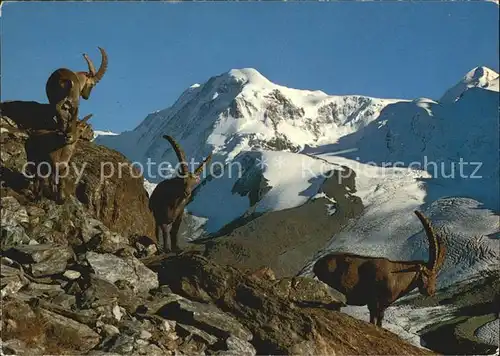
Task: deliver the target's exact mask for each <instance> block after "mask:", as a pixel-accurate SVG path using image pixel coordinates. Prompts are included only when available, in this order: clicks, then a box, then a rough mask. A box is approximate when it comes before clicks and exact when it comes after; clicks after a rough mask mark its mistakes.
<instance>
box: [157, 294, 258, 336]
mask: <svg viewBox="0 0 500 356" xmlns="http://www.w3.org/2000/svg"><path fill="white" fill-rule="evenodd" d="M158 314H159V315H162V316H164V317H165V318H167V319H173V318H176V320H177V321H178V322H179V321H180V322H182V323H185V324H190V325H195V326H196V327H197V328H200V329H205V330H207V331H208V330H210V332H211V333H212V334H216V335H217V336H218V337H221V338H227V337H229V336H231V335H234V336H236V337H238V338H240V339H242V340H245V341H249V340H251V339H252V337H253V335H252V333H251V332H250V331H249V330H248V329H247V328H246V327H245V326H243V325H242V324H241V323H240V322H239V321H238V320H236V319H235V318H234V317H232V316H231V315H229V314H226V313H223V312H222V311H221V310H220V309H218V308H217V307H216V306H214V305H211V304H203V303H198V302H193V301H190V300H188V299H186V298H182V297H180V298H178V299H177V300H176V301H174V302H171V303H169V304H167V305H165V306H163V307H162V308H161V309H160V310H159V311H158Z"/></svg>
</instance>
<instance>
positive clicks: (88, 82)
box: [76, 47, 108, 100]
mask: <svg viewBox="0 0 500 356" xmlns="http://www.w3.org/2000/svg"><path fill="white" fill-rule="evenodd" d="M97 48H99V51H101V66H100V67H99V70H98V71H97V72H96V70H95V67H94V63H92V61H91V60H90V58H89V56H88V55H87V54H86V53H84V54H83V58H85V60H86V61H87V64H88V66H89V71H88V72H77V73H76V74H77V75H78V78H79V81H80V83H82V84H81V85H82V86H81V96H82V98H84V99H85V100H87V99H88V98H89V96H90V92H91V91H92V88H94V87H95V85H96V84H97V83H98V82H99V81H100V80H101V79H102V77H103V76H104V73H106V69H107V68H108V56H107V54H106V51H105V50H104V49H102V48H101V47H97Z"/></svg>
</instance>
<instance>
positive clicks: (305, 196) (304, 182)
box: [96, 67, 500, 346]
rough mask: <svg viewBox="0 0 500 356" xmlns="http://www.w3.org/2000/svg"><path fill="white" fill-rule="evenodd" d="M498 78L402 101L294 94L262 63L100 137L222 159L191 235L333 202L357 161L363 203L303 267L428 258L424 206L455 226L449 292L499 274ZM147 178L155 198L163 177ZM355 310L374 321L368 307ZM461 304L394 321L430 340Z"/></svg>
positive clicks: (488, 74) (149, 152)
mask: <svg viewBox="0 0 500 356" xmlns="http://www.w3.org/2000/svg"><path fill="white" fill-rule="evenodd" d="M498 82H499V77H498V73H496V72H494V71H492V70H491V69H488V68H485V67H477V68H474V69H473V70H471V71H470V72H469V73H467V74H466V75H465V76H464V78H462V79H461V80H460V81H459V82H458V83H457V85H455V86H453V87H452V88H450V89H449V90H446V91H445V94H444V95H443V96H442V97H441V98H440V99H437V100H433V99H429V98H418V99H415V100H399V99H377V98H369V97H364V96H355V95H351V96H332V95H328V94H326V93H323V92H321V91H308V90H297V89H291V88H286V87H284V86H280V85H277V84H274V83H272V82H271V81H269V80H268V79H267V78H265V77H264V76H262V75H261V74H260V73H259V72H257V71H256V70H255V69H248V68H247V69H241V70H231V71H229V72H227V73H224V74H222V75H219V76H216V77H212V78H210V79H209V80H208V81H207V82H205V83H204V84H197V85H193V86H191V87H190V88H188V89H187V90H186V91H184V93H183V94H182V95H181V96H180V97H179V99H178V100H177V101H176V102H175V103H174V105H172V106H171V107H169V108H167V109H164V110H159V111H157V112H154V113H152V114H150V115H148V116H147V117H146V119H145V120H144V121H143V122H142V123H141V124H140V125H139V126H138V127H137V128H135V129H134V130H132V131H127V132H124V133H122V134H119V135H99V136H98V137H97V138H96V142H97V143H99V144H103V145H106V146H108V147H111V148H113V149H116V150H118V151H120V152H122V153H123V154H125V155H126V156H127V157H128V158H129V159H130V160H132V161H137V162H141V163H143V164H146V162H147V161H148V160H151V161H154V162H157V163H159V162H164V161H166V162H170V163H172V164H176V163H177V159H176V158H175V154H174V152H173V150H172V149H171V147H170V145H169V144H168V142H167V141H165V140H164V139H163V138H162V135H164V134H165V133H168V134H170V135H172V136H173V137H175V138H176V139H177V140H178V141H179V143H180V145H181V146H182V147H183V148H184V150H185V152H186V155H187V157H188V159H189V158H194V159H195V160H197V161H200V160H201V159H203V158H204V157H206V156H207V155H208V154H209V153H210V152H213V153H214V159H213V163H212V166H211V168H209V169H208V171H209V172H208V173H206V179H205V180H204V181H203V182H202V184H201V185H200V186H199V187H198V188H197V189H196V191H195V192H194V196H195V199H194V200H193V201H192V202H191V203H190V204H189V205H188V207H187V210H188V211H189V213H190V214H192V218H191V221H192V223H191V226H190V227H189V229H190V230H189V235H190V236H189V237H188V239H190V240H194V239H197V238H200V237H206V236H207V234H212V233H215V232H217V231H218V230H220V229H221V228H222V227H224V226H227V225H228V224H229V223H231V222H234V221H235V220H236V219H239V218H242V217H246V216H248V215H250V214H252V213H265V212H268V211H276V210H285V209H289V208H293V207H296V206H299V205H302V204H304V203H305V202H307V201H308V200H310V199H316V198H318V197H321V196H323V195H324V193H323V192H321V191H320V186H321V184H322V182H323V181H324V179H326V177H327V176H328V174H329V172H331V171H332V170H339V169H341V166H346V167H349V168H350V169H352V170H354V172H355V173H356V193H355V194H356V195H357V196H359V197H360V198H361V199H362V201H363V205H364V211H363V213H362V215H361V216H360V217H359V218H357V219H355V220H353V221H351V222H350V223H349V224H348V226H347V227H346V228H345V229H343V231H341V232H340V233H338V234H336V235H335V236H332V238H331V240H330V242H329V243H328V244H327V245H325V246H324V248H323V249H321V251H318V253H317V255H316V256H315V257H314V258H313V259H311V261H310V263H309V264H308V265H306V266H305V267H304V270H303V271H302V273H303V274H305V275H310V269H311V266H312V264H313V263H314V261H315V259H316V258H318V257H319V256H321V255H322V254H324V253H327V252H329V251H339V250H342V251H349V252H355V253H359V254H367V255H372V256H385V257H388V258H391V259H402V260H406V259H427V256H428V247H427V240H426V237H425V234H424V232H423V230H422V226H421V224H420V222H419V221H418V219H417V218H416V216H415V215H414V213H413V211H414V210H416V209H419V210H422V211H424V213H425V214H426V215H427V216H428V217H429V218H430V219H431V221H432V222H433V224H434V225H435V226H436V228H437V229H438V230H439V231H443V232H446V239H445V241H446V246H447V259H446V261H445V264H444V266H443V268H442V270H441V272H440V276H439V278H438V281H439V287H440V288H443V287H446V286H450V285H452V284H454V283H457V282H459V281H462V280H464V279H466V278H468V277H469V276H472V275H474V274H478V273H481V271H485V270H489V269H494V268H496V269H498V259H499V257H500V251H499V242H500V241H499V236H500V235H499V225H498V222H499V216H498V214H499V212H500V206H499V205H500V201H499V196H498V192H499V181H498V177H499V174H500V172H499V165H498V162H499V155H498V152H499V151H498V142H499V130H498V107H499V97H498V89H499V86H498ZM214 163H217V164H216V166H217V167H218V168H217V169H218V170H217V169H214V168H213V167H214ZM240 167H242V169H240ZM146 178H147V179H148V181H149V182H147V183H146V187H147V188H146V189H147V190H148V192H151V191H152V189H153V188H154V184H155V183H158V182H159V181H160V180H161V179H160V178H158V177H157V176H146ZM327 199H330V198H328V197H327ZM335 211H336V207H335V201H331V204H327V205H326V206H325V212H327V213H328V214H335ZM345 311H346V312H348V313H349V314H351V315H353V316H355V317H358V318H361V319H363V320H368V311H367V308H366V307H359V308H358V307H348V308H345ZM452 312H453V310H452V309H450V308H442V307H436V308H410V307H393V308H389V309H388V310H387V312H386V317H385V322H386V325H387V328H388V329H389V330H392V331H394V332H396V333H398V334H400V335H401V336H402V337H403V338H405V339H407V340H409V341H411V342H413V343H414V344H417V345H420V346H422V345H421V342H420V338H419V336H418V335H417V333H418V331H419V330H421V329H422V328H423V327H424V326H426V325H428V324H432V323H435V322H437V321H442V320H446V318H449V317H450V315H451V313H452ZM495 325H497V326H496V329H495ZM497 331H498V324H491V325H488V326H485V327H484V328H481V330H480V331H478V333H480V335H481V338H483V339H489V340H490V339H491V340H493V338H494V336H493V334H492V333H495V332H497Z"/></svg>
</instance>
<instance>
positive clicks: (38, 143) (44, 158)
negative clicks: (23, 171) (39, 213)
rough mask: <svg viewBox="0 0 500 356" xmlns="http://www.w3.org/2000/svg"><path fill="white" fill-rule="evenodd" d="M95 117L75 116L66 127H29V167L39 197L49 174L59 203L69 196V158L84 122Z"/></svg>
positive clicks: (26, 145) (27, 151) (51, 188)
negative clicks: (44, 128) (63, 128)
mask: <svg viewBox="0 0 500 356" xmlns="http://www.w3.org/2000/svg"><path fill="white" fill-rule="evenodd" d="M91 117H92V114H90V115H87V116H85V117H84V118H83V119H82V120H78V117H76V116H75V117H74V118H73V119H72V120H71V121H70V123H69V125H68V128H67V130H66V131H53V130H28V131H27V132H28V139H27V141H26V144H25V148H26V155H27V158H28V159H27V161H28V162H29V163H30V164H31V167H30V166H28V169H29V171H30V172H31V173H32V176H34V178H35V180H34V189H33V194H34V196H35V199H40V198H41V196H42V195H43V189H44V186H45V183H46V182H45V180H46V177H47V176H48V177H49V187H50V190H51V194H52V195H55V200H56V201H57V202H58V203H62V202H64V200H65V198H66V196H65V194H66V191H65V179H67V178H66V176H67V174H68V169H69V161H70V160H71V157H72V156H73V153H74V152H75V148H76V143H77V142H78V139H79V138H80V136H81V134H82V132H83V130H85V125H84V123H85V122H87V120H89V119H90V118H91Z"/></svg>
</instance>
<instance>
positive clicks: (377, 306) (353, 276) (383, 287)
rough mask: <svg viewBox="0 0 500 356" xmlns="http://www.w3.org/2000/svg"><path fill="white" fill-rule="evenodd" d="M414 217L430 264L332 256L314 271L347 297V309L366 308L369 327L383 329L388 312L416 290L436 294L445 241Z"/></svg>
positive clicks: (321, 262)
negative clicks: (426, 244)
mask: <svg viewBox="0 0 500 356" xmlns="http://www.w3.org/2000/svg"><path fill="white" fill-rule="evenodd" d="M415 214H416V215H417V217H418V218H419V219H420V222H421V223H422V225H423V227H424V230H425V233H426V235H427V238H428V240H429V261H428V262H424V261H390V260H388V259H387V258H382V257H368V256H360V255H356V254H351V253H340V252H339V253H331V254H328V255H325V256H323V257H321V258H320V259H319V260H317V261H316V263H315V264H314V267H313V272H314V274H315V275H316V276H317V277H318V279H319V280H321V281H322V282H324V283H326V284H328V285H329V286H330V287H332V288H334V289H336V290H337V291H339V292H341V293H343V294H344V295H345V296H346V299H347V304H348V305H367V306H368V310H369V311H370V323H372V324H377V325H378V326H382V319H383V318H384V311H385V309H386V308H387V307H388V306H389V305H391V304H392V303H393V302H394V301H396V300H397V299H399V298H401V297H402V296H404V295H406V294H408V293H409V292H410V291H412V290H413V289H415V288H418V289H419V291H420V293H421V294H423V295H426V296H432V295H434V293H435V292H436V277H437V273H438V270H439V269H440V267H441V266H442V264H443V262H444V257H445V247H444V245H443V240H442V237H441V236H440V235H438V234H436V233H435V232H434V230H433V228H432V226H431V224H430V222H429V220H428V219H427V218H426V217H425V216H424V215H423V214H422V213H421V212H420V211H415Z"/></svg>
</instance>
